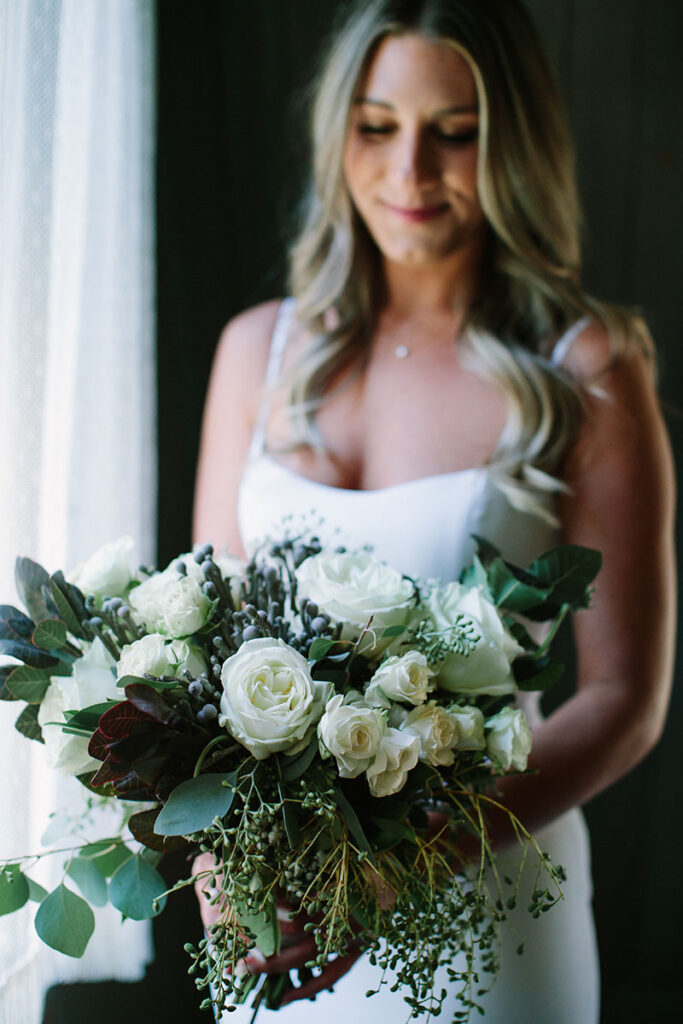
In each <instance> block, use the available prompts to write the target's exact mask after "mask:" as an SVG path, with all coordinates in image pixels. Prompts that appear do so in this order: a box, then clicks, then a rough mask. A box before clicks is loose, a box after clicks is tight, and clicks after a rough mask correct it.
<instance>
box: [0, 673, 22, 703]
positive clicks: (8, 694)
mask: <svg viewBox="0 0 683 1024" xmlns="http://www.w3.org/2000/svg"><path fill="white" fill-rule="evenodd" d="M14 671H15V669H14V665H0V700H19V698H18V697H17V695H16V694H14V693H12V691H11V690H10V689H9V687H8V686H7V680H8V678H9V677H10V675H11V674H12V672H14Z"/></svg>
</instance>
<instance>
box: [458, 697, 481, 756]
mask: <svg viewBox="0 0 683 1024" xmlns="http://www.w3.org/2000/svg"><path fill="white" fill-rule="evenodd" d="M449 714H450V716H451V718H453V719H455V721H456V722H457V725H458V738H457V740H456V743H455V749H456V750H483V749H484V747H485V746H486V740H485V739H484V713H483V711H482V710H481V708H475V707H471V706H470V705H467V707H461V708H450V709H449Z"/></svg>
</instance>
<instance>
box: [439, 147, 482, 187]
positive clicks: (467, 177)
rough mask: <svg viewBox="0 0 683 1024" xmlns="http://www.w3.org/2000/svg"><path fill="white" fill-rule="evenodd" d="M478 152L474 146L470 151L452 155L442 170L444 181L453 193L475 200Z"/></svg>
mask: <svg viewBox="0 0 683 1024" xmlns="http://www.w3.org/2000/svg"><path fill="white" fill-rule="evenodd" d="M477 164H478V152H477V147H476V146H474V147H472V148H471V149H470V150H467V151H465V152H462V153H459V154H457V155H454V156H453V157H452V158H451V159H450V160H449V161H448V164H447V166H446V167H445V168H444V179H445V180H446V182H447V184H448V186H449V187H450V188H452V189H453V190H454V191H457V192H462V193H464V194H465V195H467V196H469V197H471V198H475V197H477V196H478V188H477Z"/></svg>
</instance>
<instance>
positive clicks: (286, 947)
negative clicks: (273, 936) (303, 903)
mask: <svg viewBox="0 0 683 1024" xmlns="http://www.w3.org/2000/svg"><path fill="white" fill-rule="evenodd" d="M214 866H215V861H214V858H213V856H212V854H210V853H202V854H200V855H199V857H197V858H196V859H195V861H194V863H193V865H192V872H193V874H195V875H196V874H201V873H202V872H209V871H212V870H213V868H214ZM207 877H208V876H207ZM195 893H196V894H197V900H198V902H199V913H200V916H201V919H202V924H203V925H204V929H205V930H206V931H207V932H208V931H209V929H210V928H211V926H212V925H213V924H215V923H216V921H218V919H219V917H220V916H221V914H222V912H223V910H222V908H221V905H220V902H216V903H212V902H210V900H211V893H210V892H209V890H208V889H207V878H206V877H205V878H200V879H198V880H197V881H196V882H195ZM277 916H278V923H279V925H280V934H281V936H282V940H283V941H282V950H281V952H280V953H277V954H276V955H275V956H269V957H264V956H263V954H262V953H260V952H259V951H258V949H252V950H250V951H249V953H248V954H247V956H246V957H245V958H244V961H243V962H244V966H245V967H246V969H247V970H248V971H249V972H250V973H251V974H283V973H285V972H286V971H292V970H299V969H301V968H303V967H304V966H305V965H306V963H307V962H308V961H309V960H313V959H314V958H315V956H316V955H317V952H318V950H317V947H316V944H315V940H314V939H313V936H312V935H310V934H309V933H308V932H306V931H305V930H304V926H305V924H306V923H307V921H308V920H309V918H308V917H307V915H306V914H299V915H297V916H296V917H292V905H291V904H290V903H287V902H286V901H285V900H280V901H279V902H278V907H277ZM360 955H361V950H360V949H359V948H358V947H357V945H356V944H355V943H352V944H351V946H350V949H349V951H348V952H347V953H346V954H345V955H344V956H339V957H337V958H336V959H335V960H333V961H331V962H330V963H329V964H328V965H327V966H326V967H325V968H324V969H323V970H322V971H321V972H320V973H319V974H317V975H316V976H315V977H312V978H309V979H308V980H307V981H305V982H304V983H303V984H302V985H300V986H299V987H298V988H293V989H291V990H290V991H289V992H287V993H286V994H285V995H284V997H283V999H282V1005H283V1006H284V1005H286V1004H287V1003H292V1002H295V1001H296V1000H297V999H312V998H314V997H315V995H316V994H317V993H318V992H322V990H323V989H326V988H332V986H333V985H334V983H335V982H336V981H338V980H339V978H341V977H342V976H343V975H344V974H346V972H347V971H348V970H349V969H350V968H351V967H352V966H353V965H354V963H355V962H356V960H357V959H358V957H359V956H360Z"/></svg>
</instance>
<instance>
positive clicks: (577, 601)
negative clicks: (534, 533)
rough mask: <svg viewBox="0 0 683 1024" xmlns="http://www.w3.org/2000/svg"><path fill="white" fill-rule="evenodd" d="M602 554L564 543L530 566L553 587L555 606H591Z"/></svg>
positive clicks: (530, 569)
mask: <svg viewBox="0 0 683 1024" xmlns="http://www.w3.org/2000/svg"><path fill="white" fill-rule="evenodd" d="M601 566H602V555H601V554H600V552H599V551H594V550H593V549H592V548H584V547H580V546H579V545H576V544H561V545H559V546H558V547H555V548H551V549H550V551H546V552H545V554H543V555H541V556H540V557H539V558H537V559H536V561H535V562H533V563H532V564H531V565H530V566H529V572H530V573H533V574H534V575H535V576H537V577H538V579H539V580H540V582H541V583H542V584H544V585H546V586H548V587H551V588H552V600H553V604H554V605H557V606H558V607H559V606H561V605H563V604H568V605H569V606H570V607H571V608H573V609H576V608H586V607H588V603H589V599H590V593H589V589H588V588H589V586H590V584H591V583H592V582H593V580H594V579H595V577H596V576H597V575H598V573H599V572H600V568H601Z"/></svg>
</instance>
